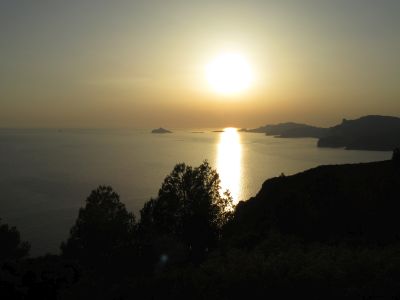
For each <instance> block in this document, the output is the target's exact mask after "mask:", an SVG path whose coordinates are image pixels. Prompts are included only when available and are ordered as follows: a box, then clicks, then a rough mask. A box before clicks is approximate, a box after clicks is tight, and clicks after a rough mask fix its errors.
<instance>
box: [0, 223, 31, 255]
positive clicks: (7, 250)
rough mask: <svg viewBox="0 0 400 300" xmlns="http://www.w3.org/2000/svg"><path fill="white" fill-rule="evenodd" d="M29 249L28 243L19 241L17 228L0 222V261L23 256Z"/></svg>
mask: <svg viewBox="0 0 400 300" xmlns="http://www.w3.org/2000/svg"><path fill="white" fill-rule="evenodd" d="M0 222H1V219H0ZM29 250H30V244H29V243H28V242H22V241H21V237H20V233H19V231H18V230H17V228H15V227H10V226H9V225H7V224H0V262H3V261H5V260H13V259H19V258H23V257H25V256H27V255H28V254H29Z"/></svg>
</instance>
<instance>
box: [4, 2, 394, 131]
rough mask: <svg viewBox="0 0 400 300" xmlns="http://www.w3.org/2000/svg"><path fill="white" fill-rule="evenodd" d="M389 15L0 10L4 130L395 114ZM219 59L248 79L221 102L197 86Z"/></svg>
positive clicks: (270, 7)
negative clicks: (239, 62)
mask: <svg viewBox="0 0 400 300" xmlns="http://www.w3.org/2000/svg"><path fill="white" fill-rule="evenodd" d="M399 14H400V1H398V0H379V1H377V0H326V1H324V0H304V1H302V0H288V1H285V0H276V1H268V0H263V1H243V0H242V1H233V0H229V1H216V0H212V1H208V0H202V1H190V0H186V1H168V0H163V1H150V0H147V1H117V0H113V1H102V0H79V1H78V0H77V1H73V0H65V1H57V0H47V1H46V0H35V1H33V0H0V37H1V38H0V126H1V127H141V128H152V127H158V126H164V127H167V128H184V127H219V126H237V127H252V126H257V125H262V124H266V123H273V122H280V121H289V120H290V121H301V122H308V123H311V124H316V125H318V124H319V125H333V124H335V123H338V122H340V120H341V119H342V118H344V117H345V118H354V117H358V116H361V115H365V114H386V115H397V116H399V115H400V55H399V53H400V18H399ZM227 51H228V52H238V53H241V54H242V55H243V56H244V57H246V58H247V60H248V61H249V62H250V64H251V67H252V69H253V70H254V76H255V82H254V84H253V86H252V87H251V88H250V89H249V90H247V91H246V92H243V93H241V94H239V95H236V96H229V97H228V96H221V95H219V94H217V93H215V92H214V91H212V89H211V88H210V87H209V85H208V84H207V82H206V80H205V77H204V67H205V65H206V64H207V63H208V62H209V61H210V60H212V59H213V58H214V57H215V56H217V55H218V54H220V53H222V52H227Z"/></svg>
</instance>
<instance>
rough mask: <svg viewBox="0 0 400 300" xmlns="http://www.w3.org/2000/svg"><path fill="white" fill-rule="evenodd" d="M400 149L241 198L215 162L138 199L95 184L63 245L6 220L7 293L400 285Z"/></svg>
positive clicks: (2, 259) (278, 181) (366, 289)
mask: <svg viewBox="0 0 400 300" xmlns="http://www.w3.org/2000/svg"><path fill="white" fill-rule="evenodd" d="M399 186H400V152H399V151H398V150H396V151H395V152H394V155H393V159H392V160H391V161H385V162H376V163H368V164H355V165H341V166H322V167H318V168H315V169H312V170H308V171H305V172H303V173H300V174H296V175H293V176H280V177H278V178H273V179H270V180H267V181H266V182H265V183H264V185H263V187H262V189H261V190H260V192H259V193H258V194H257V195H256V196H255V197H254V198H252V199H249V200H248V201H246V202H241V203H239V204H238V206H237V207H234V206H233V204H232V198H231V197H230V195H229V193H225V194H224V195H221V194H220V181H219V177H218V174H217V173H216V171H215V170H213V169H212V168H211V167H210V165H209V164H208V163H207V162H204V163H203V164H201V165H200V166H199V167H196V168H192V167H190V166H187V165H185V164H178V165H176V166H175V168H174V169H173V170H172V172H171V174H169V175H168V176H167V177H166V178H165V180H164V182H163V184H162V186H161V188H160V190H159V193H158V197H157V198H155V199H150V200H149V201H148V202H147V203H145V205H144V207H143V209H142V210H141V211H140V218H139V220H136V219H135V217H134V215H133V214H132V213H130V212H128V211H127V209H126V208H125V206H124V204H123V203H122V202H121V201H120V199H119V196H118V194H117V193H116V192H115V191H113V189H112V188H111V187H107V186H100V187H98V188H97V189H96V190H94V191H92V193H91V194H90V195H89V197H88V198H87V200H86V205H85V207H83V208H81V209H80V211H79V216H78V219H77V220H76V223H75V225H74V226H73V227H72V228H71V231H70V236H69V237H68V239H67V240H66V241H65V242H64V243H62V245H61V254H60V255H48V256H44V257H39V258H26V256H27V254H28V251H29V245H28V244H27V243H25V242H21V240H20V237H19V234H18V231H16V229H15V228H10V227H8V226H6V225H1V226H0V243H1V252H0V264H1V266H2V267H1V270H0V290H1V292H2V295H3V298H4V299H29V298H35V297H37V298H40V299H88V298H89V299H133V298H139V299H141V298H149V299H154V298H190V299H217V298H218V299H232V298H238V297H247V298H249V297H251V298H254V297H261V296H262V297H264V298H265V297H271V298H289V297H300V296H306V297H308V298H311V299H337V298H349V299H350V298H351V299H357V298H359V299H365V298H368V299H371V298H372V299H373V298H396V297H399V296H400V243H399V238H400V218H398V215H399V211H400V197H399V195H400V193H399Z"/></svg>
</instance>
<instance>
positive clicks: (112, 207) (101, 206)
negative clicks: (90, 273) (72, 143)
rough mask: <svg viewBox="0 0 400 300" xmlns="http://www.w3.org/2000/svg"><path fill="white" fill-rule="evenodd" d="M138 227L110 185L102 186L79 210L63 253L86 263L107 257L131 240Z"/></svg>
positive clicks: (63, 246) (62, 246) (94, 191)
mask: <svg viewBox="0 0 400 300" xmlns="http://www.w3.org/2000/svg"><path fill="white" fill-rule="evenodd" d="M134 230H135V218H134V215H133V214H132V213H130V212H128V211H127V210H126V208H125V205H124V204H123V203H121V202H120V199H119V195H118V194H117V193H115V192H114V191H113V189H112V188H111V187H110V186H99V187H98V188H97V189H96V190H93V191H92V192H91V194H90V196H89V197H88V198H87V199H86V206H85V207H84V208H81V209H80V210H79V215H78V219H77V220H76V223H75V225H74V226H73V227H72V228H71V231H70V236H69V238H68V240H67V242H66V243H62V245H61V250H62V253H63V255H65V256H67V257H72V258H76V259H79V260H82V261H84V262H92V261H99V260H106V261H107V260H108V259H109V258H110V257H112V256H115V255H116V254H117V253H118V252H119V251H121V250H123V249H126V247H127V246H128V245H129V244H131V243H132V240H133V235H134Z"/></svg>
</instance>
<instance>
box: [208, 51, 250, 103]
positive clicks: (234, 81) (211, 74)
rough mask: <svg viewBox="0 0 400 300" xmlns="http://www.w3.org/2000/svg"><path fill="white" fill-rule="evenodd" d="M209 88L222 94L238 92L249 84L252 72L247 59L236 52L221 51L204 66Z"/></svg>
mask: <svg viewBox="0 0 400 300" xmlns="http://www.w3.org/2000/svg"><path fill="white" fill-rule="evenodd" d="M205 76H206V79H207V82H208V83H209V84H210V86H211V88H212V89H213V90H214V91H215V92H217V93H219V94H223V95H233V94H238V93H240V92H242V91H244V90H246V89H248V88H249V87H250V86H251V83H252V81H253V72H252V70H251V67H250V64H249V63H248V62H247V60H246V59H245V58H244V57H243V56H242V55H240V54H238V53H223V54H221V55H219V56H217V57H216V58H214V59H213V60H212V61H211V62H210V63H208V64H207V65H206V67H205Z"/></svg>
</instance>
